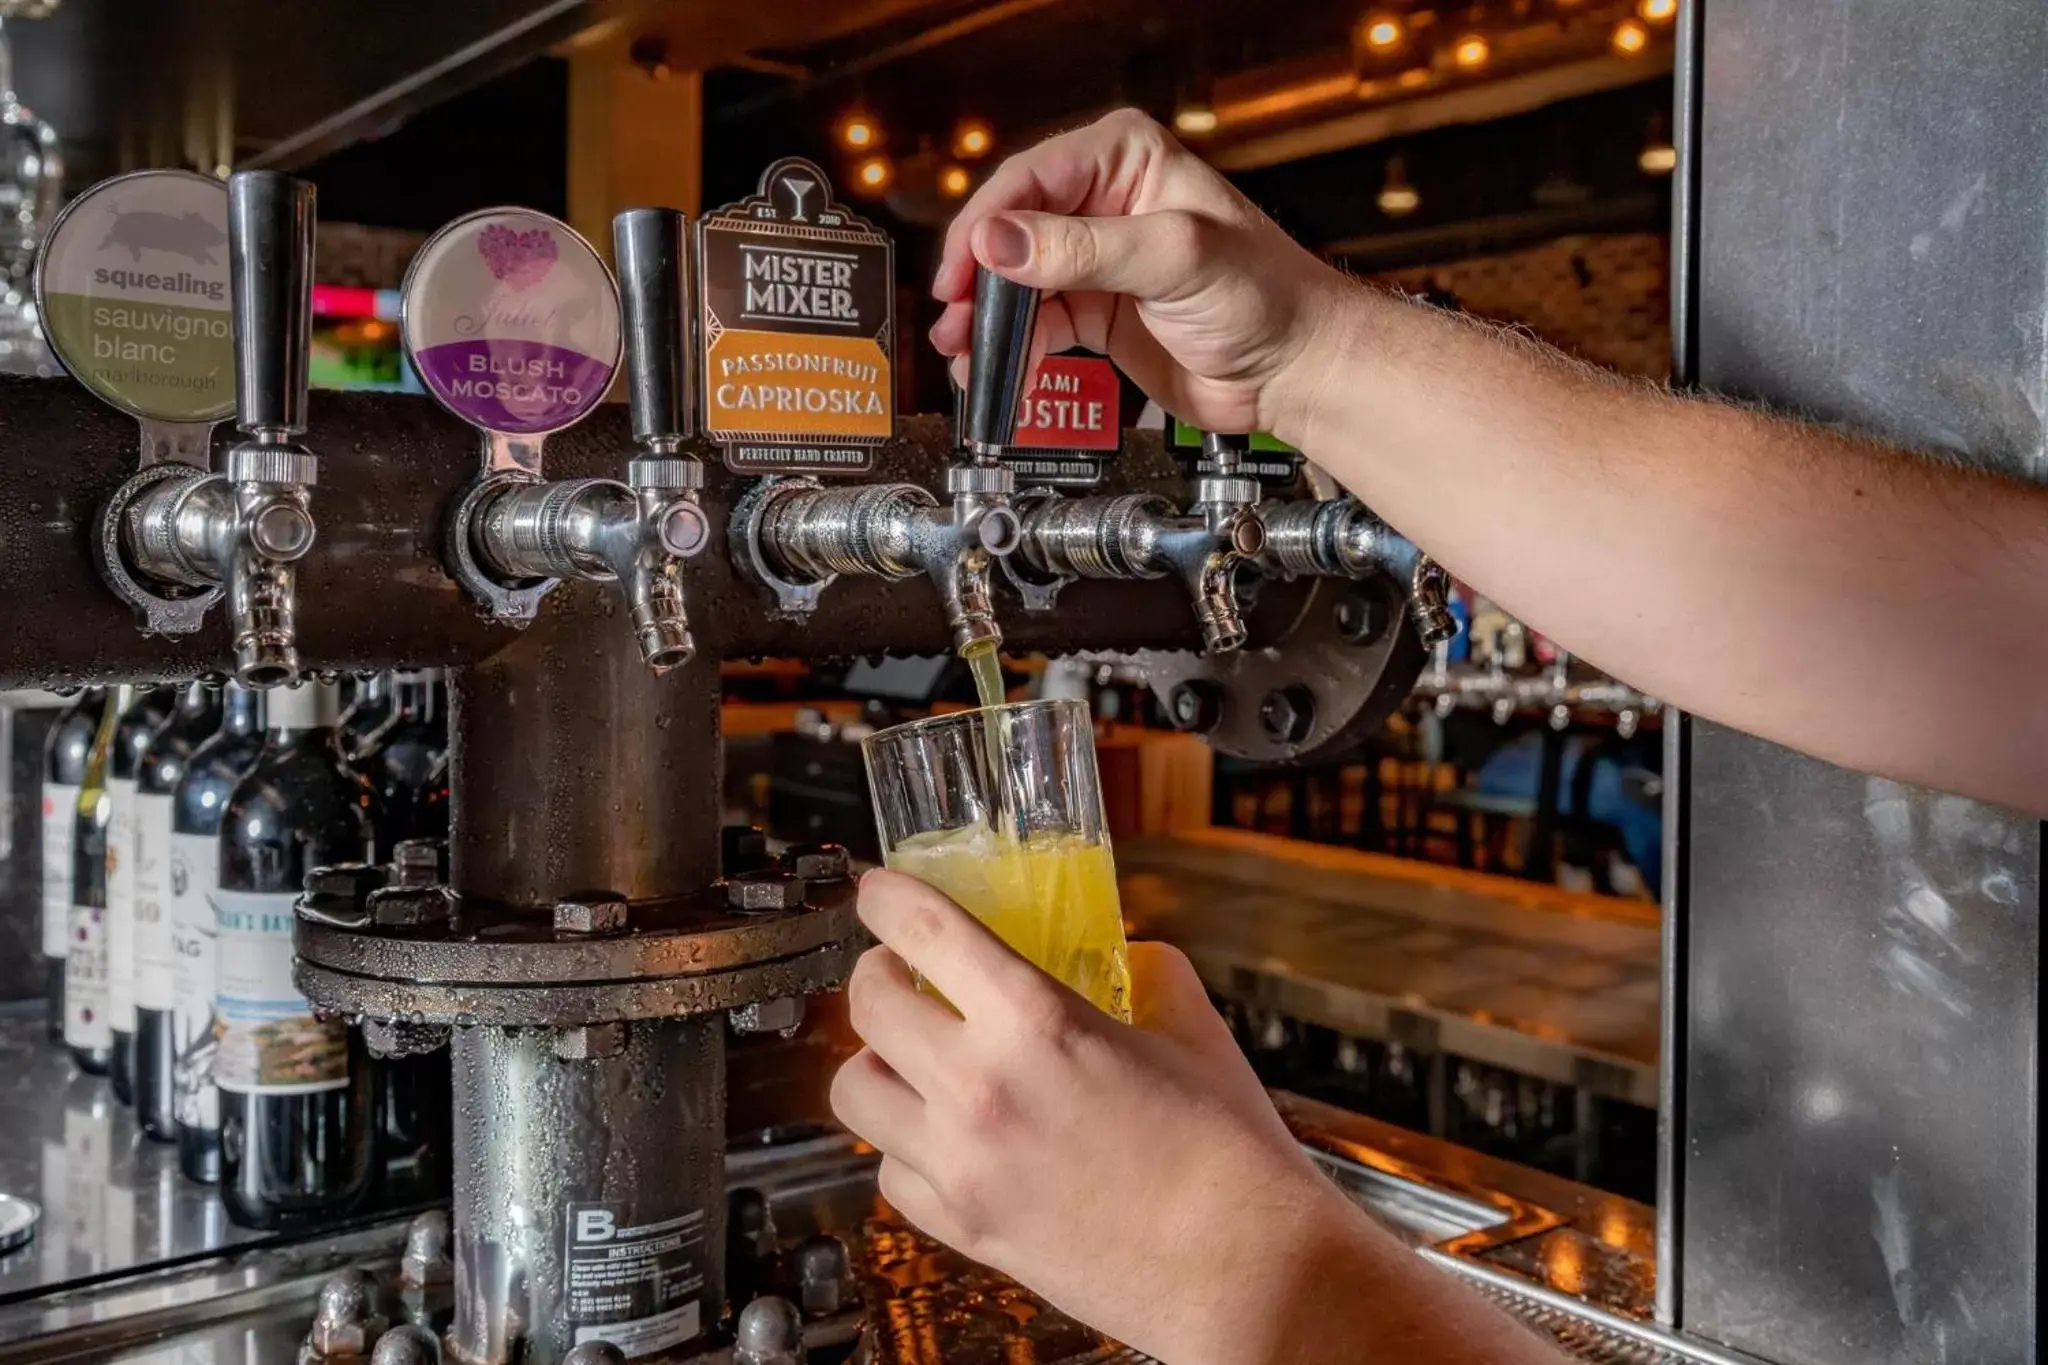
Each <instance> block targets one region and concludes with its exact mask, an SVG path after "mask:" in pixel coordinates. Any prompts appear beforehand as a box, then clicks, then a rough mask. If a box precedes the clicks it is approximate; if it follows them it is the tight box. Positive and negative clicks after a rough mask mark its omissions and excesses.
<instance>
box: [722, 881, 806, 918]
mask: <svg viewBox="0 0 2048 1365" xmlns="http://www.w3.org/2000/svg"><path fill="white" fill-rule="evenodd" d="M809 891H810V888H809V887H807V886H805V885H804V882H803V879H802V878H800V877H785V876H779V875H777V874H775V873H772V872H755V873H750V874H748V875H747V876H744V877H734V878H731V879H730V880H728V881H727V882H726V884H725V900H726V904H728V905H730V906H731V907H732V908H733V909H735V910H737V911H739V912H740V913H741V914H743V915H759V914H768V913H771V912H773V911H777V910H796V909H800V908H802V906H803V903H804V896H805V895H806V894H808V893H809Z"/></svg>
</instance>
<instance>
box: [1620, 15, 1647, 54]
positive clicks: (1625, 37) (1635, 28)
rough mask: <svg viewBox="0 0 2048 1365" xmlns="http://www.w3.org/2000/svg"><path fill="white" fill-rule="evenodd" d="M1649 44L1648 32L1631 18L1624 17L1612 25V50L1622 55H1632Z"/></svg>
mask: <svg viewBox="0 0 2048 1365" xmlns="http://www.w3.org/2000/svg"><path fill="white" fill-rule="evenodd" d="M1649 45H1650V33H1649V30H1648V29H1645V28H1644V27H1643V26H1642V25H1641V24H1639V23H1637V22H1636V21H1635V20H1633V19H1624V20H1622V21H1621V22H1620V23H1618V24H1616V25H1615V26H1614V50H1615V51H1616V52H1619V53H1620V54H1621V55H1622V56H1624V57H1633V56H1635V55H1636V54H1637V53H1638V52H1641V51H1642V50H1643V49H1644V48H1646V47H1648V46H1649Z"/></svg>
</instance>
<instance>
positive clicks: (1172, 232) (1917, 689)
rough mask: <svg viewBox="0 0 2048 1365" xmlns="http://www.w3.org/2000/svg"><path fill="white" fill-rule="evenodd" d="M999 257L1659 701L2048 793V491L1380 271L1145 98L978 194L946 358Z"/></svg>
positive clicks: (1059, 308)
mask: <svg viewBox="0 0 2048 1365" xmlns="http://www.w3.org/2000/svg"><path fill="white" fill-rule="evenodd" d="M977 261H979V262H980V263H981V264H984V265H986V266H988V267H989V268H990V269H992V270H994V271H995V272H996V273H998V274H1001V275H1005V276H1008V277H1010V278H1012V279H1015V280H1019V281H1022V282H1023V283H1025V284H1029V285H1034V286H1037V287H1039V288H1041V289H1044V290H1046V291H1047V295H1046V298H1045V302H1044V305H1043V307H1042V309H1041V311H1040V313H1039V319H1040V321H1039V343H1040V348H1041V350H1046V349H1049V350H1059V349H1063V348H1065V347H1067V346H1071V345H1073V344H1075V343H1077V342H1078V343H1079V344H1081V345H1083V346H1087V347H1089V348H1091V349H1094V350H1097V351H1101V352H1103V353H1105V354H1107V355H1108V356H1109V357H1110V358H1111V359H1112V360H1114V361H1115V362H1116V363H1117V365H1118V366H1119V367H1120V368H1121V369H1122V370H1123V371H1124V373H1126V374H1128V375H1129V376H1130V377H1131V378H1132V379H1133V380H1135V381H1136V382H1137V383H1138V385H1139V386H1140V387H1141V388H1143V389H1144V390H1145V392H1146V393H1147V394H1148V395H1150V396H1151V397H1152V398H1153V399H1154V400H1156V401H1157V402H1158V403H1159V404H1160V405H1161V406H1162V407H1164V408H1165V409H1166V410H1167V411H1169V412H1171V413H1173V414H1175V415H1176V416H1178V417H1180V418H1182V419H1183V420H1186V421H1189V422H1192V423H1194V424H1195V425H1197V426H1200V427H1202V428H1204V429H1207V430H1211V431H1224V432H1241V431H1249V430H1262V431H1269V432H1272V433H1273V434H1274V435H1276V436H1279V437H1280V438H1282V439H1283V440H1286V441H1289V442H1291V443H1293V444H1294V445H1296V446H1298V447H1300V448H1301V449H1302V450H1304V451H1305V452H1307V454H1308V455H1309V456H1310V457H1311V458H1313V459H1314V460H1315V461H1316V462H1317V463H1318V464H1320V465H1322V466H1323V467H1324V468H1325V469H1327V470H1329V471H1330V472H1331V473H1332V474H1334V475H1335V476H1336V477H1337V478H1338V479H1339V480H1341V481H1342V482H1343V483H1344V484H1345V485H1346V486H1347V487H1348V488H1350V489H1351V490H1352V491H1353V492H1354V493H1356V494H1357V495H1358V496H1359V498H1360V499H1361V500H1362V501H1363V502H1365V503H1366V504H1367V505H1368V506H1370V507H1371V508H1372V509H1373V510H1374V511H1375V512H1377V513H1378V514H1379V515H1380V516H1382V517H1384V518H1385V519H1386V520H1387V521H1388V522H1389V523H1391V524H1392V525H1393V526H1395V527H1397V528H1398V529H1399V530H1400V531H1401V532H1403V533H1404V534H1405V535H1407V536H1408V537H1409V538H1410V539H1411V540H1413V541H1414V542H1415V543H1416V544H1418V545H1420V546H1421V547H1422V549H1423V550H1424V551H1426V552H1427V553H1429V554H1430V555H1432V556H1433V557H1434V558H1435V559H1436V560H1437V562H1439V563H1440V564H1442V565H1443V566H1444V567H1445V568H1447V569H1449V570H1450V571H1451V572H1452V573H1454V574H1456V575H1457V576H1458V577H1460V578H1463V579H1465V580H1466V581H1468V582H1470V583H1472V584H1473V585H1474V586H1476V587H1478V588H1479V589H1480V590H1482V591H1484V592H1485V593H1487V594H1488V595H1489V596H1491V597H1492V598H1494V599H1495V600H1496V601H1498V602H1500V603H1501V604H1502V605H1503V606H1504V607H1506V608H1507V609H1508V610H1509V611H1512V612H1513V613H1514V614H1515V615H1516V616H1517V617H1519V618H1520V619H1522V620H1523V621H1526V622H1527V623H1528V624H1529V625H1530V626H1531V627H1533V628H1534V629H1536V630H1539V631H1541V632H1542V633H1543V634H1545V635H1547V636H1549V637H1550V638H1551V639H1553V640H1556V641H1557V642H1558V643H1559V644H1560V645H1562V646H1563V647H1565V648H1567V649H1569V650H1571V651H1572V653H1574V654H1576V655H1578V656H1579V657H1581V658H1584V659H1587V660H1589V661H1590V662H1592V663H1594V664H1596V665H1598V666H1599V667H1600V668H1602V669H1604V670H1605V671H1607V672H1609V673H1612V674H1613V675H1615V676H1616V677H1620V678H1625V679H1627V680H1628V681H1629V682H1630V683H1632V684H1633V685H1635V686H1636V687H1638V688H1640V689H1642V690H1643V691H1645V692H1647V693H1648V694H1650V695H1651V696H1655V697H1659V698H1661V699H1663V700H1665V701H1668V702H1672V703H1674V704H1676V705H1677V706H1679V707H1681V708H1683V709H1685V710H1687V711H1691V712H1695V713H1697V714H1699V715H1702V716H1706V717H1709V718H1711V719H1714V720H1718V721H1721V722H1723V723H1724V724H1728V725H1732V726H1735V727H1737V728H1740V729H1744V730H1748V731H1750V732H1752V733H1754V734H1758V735H1761V736H1763V737H1764V738H1767V739H1772V740H1775V741H1777V742H1778V743H1781V744H1786V745H1790V746H1792V747H1794V748H1798V749H1801V750H1803V751H1805V752H1807V753H1811V754H1815V755H1817V756H1819V757H1821V758H1824V759H1827V760H1829V761H1831V762H1834V763H1838V764H1841V765H1844V766H1846V767H1851V768H1858V769H1863V770H1866V771H1872V772H1879V773H1883V774H1885V775H1886V776H1890V777H1897V778H1902V779H1905V780H1908V781H1913V782H1920V783H1924V784H1926V785H1929V786H1934V787H1940V788H1944V789H1947V790H1950V791H1959V792H1963V793H1966V794H1969V795H1972V796H1977V797H1980V798H1983V799H1986V800H1990V801H1996V802H2000V803H2002V804H2005V805H2009V806H2014V807H2017V808H2020V809H2023V810H2027V811H2031V812H2034V813H2036V814H2042V813H2048V777H2044V774H2048V707H2043V706H2042V705H2041V704H2040V702H2039V698H2038V696H2037V692H2038V686H2037V684H2036V681H2035V680H2036V679H2038V678H2039V677H2041V676H2042V675H2043V674H2044V673H2048V631H2038V630H2024V629H2022V630H2015V629H2013V623H2014V622H2030V621H2034V620H2037V619H2039V618H2040V617H2041V616H2042V615H2044V614H2048V490H2044V489H2042V488H2040V487H2037V486H2034V485H2029V484H2021V483H2018V482H2015V481H2013V480H2010V479H2007V478H2004V477H2001V476H1998V475H1994V474H1987V473H1983V472H1980V471H1976V470H1971V469H1967V468H1960V467H1957V466H1956V464H1954V463H1950V464H1937V463H1935V462H1932V461H1929V460H1926V459H1924V458H1922V457H1920V456H1917V455H1913V454H1910V453H1907V452H1903V451H1898V450H1893V449H1888V448H1886V447H1883V446H1879V445H1876V444H1873V443H1871V442H1868V441H1862V440H1858V439H1855V438H1853V437H1851V436H1848V435H1845V434H1844V433H1842V432H1839V431H1834V430H1829V429H1824V428H1821V427H1817V426H1813V425H1809V424H1804V423H1799V422H1792V421H1786V420H1783V419H1779V418H1773V417H1769V416H1766V415H1764V414H1762V413H1760V412H1757V411H1755V410H1753V409H1749V408H1742V407H1737V406H1733V405H1730V404H1725V403H1718V402H1714V401H1710V400H1696V399H1690V398H1681V397H1677V396H1674V395H1673V394H1671V393H1670V392H1669V391H1667V390H1665V389H1664V388H1662V387H1660V386H1657V385H1652V384H1648V383H1645V382H1642V381H1639V380H1633V379H1627V378H1623V377H1620V376H1617V375H1613V374H1609V373H1606V372H1604V371H1600V370H1596V369H1594V368H1593V367H1592V366H1589V365H1585V364H1582V363H1580V362H1578V361H1575V360H1572V359H1570V358H1569V357H1566V356H1565V355H1563V354H1562V353H1560V352H1558V351H1556V350H1553V349H1551V348H1550V347H1547V346H1545V345H1543V344H1541V343H1540V342H1536V341H1534V340H1532V339H1530V338H1529V337H1527V336H1526V335H1523V334H1518V333H1511V332H1507V331H1504V330H1502V329H1500V328H1496V327H1494V326H1492V325H1490V324H1485V323H1480V322H1476V321H1474V320H1472V319H1469V318H1464V317H1460V316H1456V315H1453V314H1449V313H1446V312H1444V311H1443V310H1441V309H1437V308H1432V307H1426V306H1419V305H1417V304H1415V303H1413V302H1411V301H1409V300H1406V299H1404V298H1401V297H1399V296H1397V295H1394V294H1392V293H1390V292H1388V291H1385V290H1382V289H1377V288H1373V287H1370V286H1367V285H1363V284H1360V283H1358V282H1356V281H1354V280H1351V279H1350V278H1348V277H1346V276H1344V275H1343V274H1341V273H1339V272H1338V271H1337V270H1335V269H1333V268H1332V267H1330V266H1329V265H1327V264H1325V263H1324V262H1322V261H1321V260H1319V259H1318V258H1317V257H1315V256H1313V255H1312V254H1310V253H1309V252H1307V251H1305V250H1303V249H1302V248H1301V247H1300V246H1298V245H1296V244H1295V243H1294V242H1292V241H1290V240H1289V239H1288V237H1287V236H1286V234H1285V233H1283V232H1282V231H1281V230H1280V228H1279V227H1278V226H1277V225H1276V224H1274V223H1273V222H1272V220H1271V219H1269V218H1267V217H1266V216H1265V215H1264V214H1262V213H1260V212H1259V210H1258V209H1256V208H1255V207H1253V206H1252V204H1251V203H1249V202H1248V201H1247V200H1246V199H1245V197H1244V196H1243V195H1241V194H1239V193H1238V192H1237V191H1236V190H1235V189H1233V188H1232V187H1231V186H1230V185H1229V183H1228V182H1226V181H1225V180H1224V179H1223V178H1222V176H1220V175H1218V174H1217V173H1216V172H1215V171H1213V170H1211V169H1210V168H1209V167H1208V166H1206V165H1205V164H1203V163H1202V161H1201V160H1199V159H1198V158H1197V157H1195V156H1194V155H1193V154H1192V153H1191V152H1189V151H1188V150H1187V149H1185V148H1184V147H1182V146H1180V145H1179V144H1178V143H1177V142H1175V141H1174V139H1173V138H1172V136H1171V135H1169V134H1168V133H1167V132H1166V131H1165V130H1164V129H1163V128H1161V127H1160V126H1159V125H1158V124H1156V123H1154V122H1152V121H1151V120H1150V119H1147V118H1145V117H1144V116H1143V115H1141V114H1136V113H1130V112H1124V113H1119V114H1112V115H1110V116H1109V117H1107V118H1104V119H1102V120H1100V121H1099V122H1097V123H1094V124H1091V125H1090V126H1088V127H1086V128H1082V129H1079V130H1077V131H1075V132H1071V133H1067V134H1064V135H1062V136H1060V137H1056V138H1053V139H1051V140H1049V141H1047V142H1044V143H1041V144H1040V145H1038V146H1036V147H1033V148H1031V149H1030V150H1028V151H1024V152H1021V153H1019V154H1018V155H1016V156H1014V157H1012V158H1011V159H1010V160H1009V161H1007V162H1005V163H1004V165H1003V166H1002V168H1001V169H1000V170H998V171H997V172H996V173H995V174H994V175H993V176H991V177H990V178H989V180H988V183H987V184H985V185H983V186H982V188H981V189H980V190H979V191H978V192H977V193H976V194H975V196H974V197H973V198H972V199H971V200H969V201H968V203H967V204H966V205H965V207H964V208H963V209H962V210H961V213H960V215H959V217H958V218H957V219H955V220H954V223H953V226H952V229H951V231H950V232H949V233H948V234H947V238H946V246H945V253H944V257H943V259H942V261H941V263H940V265H939V271H938V278H937V280H936V282H935V285H934V292H935V293H936V294H937V296H938V297H939V298H940V299H941V300H942V301H943V302H944V303H945V304H946V310H945V313H944V315H943V316H942V317H941V318H940V319H939V322H938V323H937V325H936V326H935V327H934V328H933V330H932V340H933V342H934V343H935V344H936V345H937V346H938V348H939V350H940V351H942V352H944V353H945V354H946V355H948V356H953V357H956V358H958V357H960V356H961V355H962V354H963V352H964V351H965V350H966V348H967V341H968V323H969V312H970V309H971V306H972V299H973V288H974V283H973V277H974V266H975V263H976V262H977ZM958 363H959V361H958V360H957V359H956V365H957V364H958ZM1962 699H1967V702H1966V703H1965V702H1963V701H1962Z"/></svg>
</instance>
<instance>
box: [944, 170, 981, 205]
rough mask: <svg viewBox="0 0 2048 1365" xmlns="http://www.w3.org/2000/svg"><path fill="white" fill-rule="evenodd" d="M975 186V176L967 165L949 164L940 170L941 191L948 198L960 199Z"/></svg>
mask: <svg viewBox="0 0 2048 1365" xmlns="http://www.w3.org/2000/svg"><path fill="white" fill-rule="evenodd" d="M973 187H974V177H973V176H971V175H969V174H968V173H967V168H966V167H965V166H948V167H946V169H944V170H942V171H940V172H939V193H940V194H943V195H945V196H946V197H947V198H948V199H958V198H959V197H960V196H961V195H963V194H965V193H967V191H968V190H970V189H972V188H973Z"/></svg>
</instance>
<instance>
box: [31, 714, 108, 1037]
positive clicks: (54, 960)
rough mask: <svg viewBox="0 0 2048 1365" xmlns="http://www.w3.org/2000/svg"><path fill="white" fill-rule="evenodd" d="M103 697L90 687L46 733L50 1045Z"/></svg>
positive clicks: (60, 1001)
mask: <svg viewBox="0 0 2048 1365" xmlns="http://www.w3.org/2000/svg"><path fill="white" fill-rule="evenodd" d="M106 709H107V694H106V692H105V691H103V690H102V689H100V688H97V687H93V688H88V689H87V690H85V691H84V692H81V693H79V695H78V700H77V701H74V702H73V703H71V705H70V706H69V707H68V708H66V710H65V712H64V714H63V715H61V716H59V717H58V718H57V723H56V725H55V726H53V727H52V728H51V730H50V739H49V746H48V747H47V748H46V749H45V750H44V751H43V993H44V996H45V998H46V999H47V1000H48V1002H49V1028H50V1041H52V1042H56V1043H61V1042H63V1041H64V959H65V957H66V956H67V955H68V953H69V952H70V944H71V871H72V868H71V860H72V854H73V844H74V842H75V840H76V839H77V835H78V789H79V788H80V787H81V786H83V785H84V783H85V765H86V760H87V758H88V757H89V756H90V755H91V753H92V744H93V740H94V738H95V737H97V736H98V734H99V732H100V716H101V715H102V714H103V713H104V712H105V711H106Z"/></svg>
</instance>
